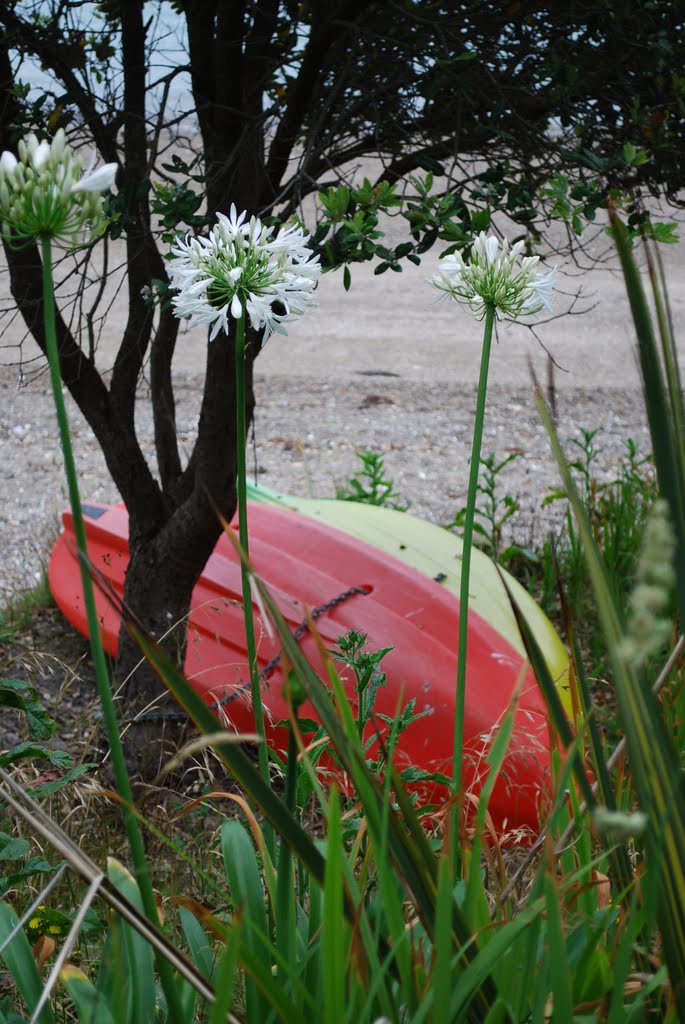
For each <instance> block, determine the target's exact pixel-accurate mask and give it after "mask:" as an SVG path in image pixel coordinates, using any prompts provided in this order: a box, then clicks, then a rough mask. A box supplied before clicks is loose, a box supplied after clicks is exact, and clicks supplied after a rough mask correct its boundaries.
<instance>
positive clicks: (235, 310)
mask: <svg viewBox="0 0 685 1024" xmlns="http://www.w3.org/2000/svg"><path fill="white" fill-rule="evenodd" d="M242 315H243V304H242V302H241V301H240V299H239V297H238V293H237V292H236V294H235V295H234V296H233V298H232V299H231V316H232V317H233V319H234V320H239V319H240V318H241V316H242Z"/></svg>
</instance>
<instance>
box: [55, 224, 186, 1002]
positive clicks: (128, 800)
mask: <svg viewBox="0 0 685 1024" xmlns="http://www.w3.org/2000/svg"><path fill="white" fill-rule="evenodd" d="M41 255H42V259H43V310H44V312H43V323H44V326H45V347H46V350H47V356H48V364H49V366H50V382H51V384H52V396H53V399H54V402H55V412H56V413H57V425H58V428H59V435H60V442H61V445H62V455H63V457H64V469H65V473H66V477H67V486H68V489H69V501H70V503H71V512H72V516H73V519H74V535H75V537H76V546H77V549H78V554H79V566H80V569H81V580H82V583H83V599H84V603H85V607H86V615H87V619H88V633H89V634H90V649H91V652H92V655H93V665H94V668H95V679H96V684H97V690H98V696H99V698H100V706H101V708H102V718H103V722H104V725H105V732H106V734H107V742H108V743H109V749H110V753H111V756H112V768H113V770H114V778H115V780H116V785H117V790H118V792H119V795H120V797H121V800H122V812H123V818H124V824H125V826H126V834H127V836H128V841H129V845H130V847H131V857H132V859H133V865H134V869H135V873H136V881H137V883H138V888H139V889H140V895H141V898H142V901H143V907H144V908H145V914H146V915H147V917H148V918H149V920H150V921H151V922H152V923H153V924H154V925H156V926H157V927H159V916H158V914H157V905H156V903H155V897H154V893H153V890H152V881H151V879H150V871H149V868H148V864H147V859H146V857H145V847H144V846H143V840H142V836H141V833H140V829H139V828H138V822H137V819H136V816H135V813H134V811H133V792H132V790H131V782H130V780H129V777H128V771H127V768H126V759H125V757H124V751H123V747H122V743H121V737H120V735H119V727H118V724H117V717H116V711H115V708H114V698H113V696H112V687H111V685H110V678H109V671H108V668H107V660H106V658H105V652H104V649H103V646H102V637H101V636H100V624H99V621H98V614H97V610H96V607H95V592H94V589H93V581H92V579H91V577H90V573H89V572H88V567H87V563H86V557H87V553H88V545H87V542H86V528H85V525H84V522H83V513H82V511H81V498H80V495H79V489H78V481H77V478H76V465H75V463H74V453H73V450H72V447H71V437H70V435H69V422H68V419H67V410H66V407H65V404H64V396H63V394H62V377H61V374H60V366H59V352H58V349H57V332H56V328H55V293H54V284H53V278H52V249H51V244H50V239H49V238H41ZM157 969H158V971H159V976H160V980H161V982H162V986H163V988H164V994H165V996H166V999H167V1004H168V1006H169V1016H170V1019H171V1020H181V1019H182V1018H181V1013H182V1011H181V1004H180V1000H179V997H178V992H177V988H176V983H175V979H174V976H173V972H172V969H171V967H170V965H169V964H168V962H167V961H166V960H165V959H164V958H162V957H159V956H158V957H157Z"/></svg>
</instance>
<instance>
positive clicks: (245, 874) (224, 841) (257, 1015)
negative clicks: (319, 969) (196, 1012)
mask: <svg viewBox="0 0 685 1024" xmlns="http://www.w3.org/2000/svg"><path fill="white" fill-rule="evenodd" d="M221 852H222V854H223V858H224V867H225V869H226V876H227V878H228V882H229V885H230V887H231V897H232V900H233V908H234V914H235V915H236V916H237V917H239V918H240V920H241V921H242V923H243V941H244V943H245V945H247V946H248V947H249V949H250V950H251V952H252V954H253V957H254V958H255V959H257V960H261V961H264V962H265V964H266V967H267V969H268V970H271V966H272V963H273V959H272V956H271V954H270V951H269V948H268V946H265V944H264V939H265V938H266V937H267V936H268V934H269V926H268V921H267V915H266V909H265V905H264V888H263V886H262V879H261V875H260V873H259V868H258V866H257V860H256V857H255V851H254V847H253V845H252V843H251V841H250V837H249V836H248V834H247V832H246V831H245V829H244V828H243V826H242V825H241V823H240V822H239V821H225V822H224V823H223V825H222V826H221ZM245 1009H246V1013H247V1017H248V1019H250V1020H266V1017H267V1015H268V1007H267V1004H266V1002H265V1000H264V998H263V996H262V993H261V991H260V989H259V988H258V986H257V985H255V983H254V981H252V980H251V979H250V978H245Z"/></svg>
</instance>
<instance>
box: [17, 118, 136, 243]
mask: <svg viewBox="0 0 685 1024" xmlns="http://www.w3.org/2000/svg"><path fill="white" fill-rule="evenodd" d="M17 148H18V151H19V158H18V159H17V157H16V156H14V154H13V153H9V152H4V153H3V154H2V155H1V156H0V225H1V230H2V233H3V236H4V237H5V238H6V239H7V241H8V242H10V243H11V244H12V245H25V244H26V243H27V242H29V241H31V240H33V239H37V238H49V239H50V240H51V241H53V242H55V244H57V245H58V246H60V247H61V248H65V249H72V248H77V247H78V246H79V245H84V244H86V243H87V242H89V241H90V240H91V239H93V238H96V237H97V236H98V235H99V234H101V233H102V231H103V230H104V228H105V224H106V221H105V218H104V215H103V208H102V206H103V199H102V195H101V193H102V192H106V191H107V189H110V188H112V186H113V184H114V179H115V176H116V172H117V165H116V164H105V165H104V166H103V167H99V168H97V170H93V169H92V167H91V168H90V169H89V170H88V171H87V172H86V174H85V175H82V173H81V158H80V156H75V155H74V154H73V153H72V150H71V148H70V147H69V146H68V145H67V143H66V137H65V135H64V131H63V130H62V129H61V128H60V129H59V131H58V132H57V133H56V134H55V137H54V139H53V140H52V142H39V141H38V139H37V138H36V136H35V135H29V137H28V139H27V140H26V141H24V140H23V139H22V140H21V141H20V142H19V145H18V147H17Z"/></svg>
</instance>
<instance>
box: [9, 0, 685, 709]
mask: <svg viewBox="0 0 685 1024" xmlns="http://www.w3.org/2000/svg"><path fill="white" fill-rule="evenodd" d="M678 6H679V5H678V4H658V3H652V2H649V0H624V2H623V3H621V4H616V3H615V2H613V0H597V2H589V3H582V2H578V3H574V4H555V3H539V2H537V0H521V2H515V3H511V4H506V5H503V4H500V3H496V2H494V0H463V2H459V0H449V2H448V0H385V2H373V0H371V2H369V0H310V2H307V0H305V2H301V3H295V2H294V0H203V2H192V0H179V2H176V3H165V2H161V0H157V2H154V3H146V4H143V3H142V0H121V2H119V0H105V2H102V3H99V4H97V5H93V4H91V3H83V2H74V0H72V2H70V3H64V2H61V0H49V2H37V0H24V2H20V0H0V28H1V30H2V34H1V35H0V149H3V150H4V149H14V148H15V147H16V142H17V139H18V138H19V137H21V136H22V135H24V134H25V133H26V132H27V131H29V130H35V131H37V132H39V133H47V134H48V135H49V134H50V133H51V132H53V131H54V130H55V129H56V128H57V127H58V126H63V127H65V128H66V129H67V131H68V132H69V133H70V135H72V136H73V138H74V139H75V140H76V142H77V143H78V142H80V143H81V144H83V143H85V144H89V145H91V146H92V144H94V145H95V147H96V148H97V150H98V151H99V154H100V156H101V157H102V159H104V160H105V161H107V162H116V163H118V165H119V168H120V170H119V174H118V191H117V193H116V194H115V195H114V196H112V197H111V199H110V201H109V214H110V216H111V218H112V220H111V226H110V229H109V231H108V233H107V235H106V236H105V237H104V238H103V239H102V240H100V241H99V242H98V243H97V244H96V245H95V246H93V247H92V248H91V249H90V250H88V251H86V252H84V253H80V254H77V255H76V256H75V257H74V259H75V261H76V265H77V267H78V269H79V270H80V272H82V273H83V274H84V275H85V278H84V280H85V281H86V284H87V283H88V281H89V280H90V281H93V282H94V284H93V287H91V288H90V289H88V288H87V287H86V288H85V291H84V290H83V289H81V288H79V289H78V290H77V293H76V296H75V297H74V296H73V295H72V296H71V299H69V297H68V296H67V295H66V292H65V296H64V299H63V303H61V304H60V309H59V310H58V330H59V339H60V350H61V363H62V367H61V369H62V377H63V380H64V383H65V385H66V387H67V388H68V389H69V391H70V392H71V395H72V397H73V398H74V400H75V401H76V403H77V404H78V406H79V408H80V409H81V411H82V413H83V415H84V417H85V418H86V420H87V421H88V423H89V424H90V427H91V428H92V430H93V431H94V433H95V435H96V437H97V439H98V442H99V444H100V445H101V447H102V450H103V452H104V455H105V458H106V461H107V466H108V468H109V471H110V473H111V475H112V477H113V480H114V482H115V483H116V486H117V487H118V489H119V491H120V493H121V495H122V497H123V499H124V501H125V503H126V505H127V507H128V510H129V515H130V549H131V562H130V568H129V571H128V576H127V580H126V593H125V599H126V601H127V602H128V604H129V605H130V607H131V608H132V609H133V611H134V612H135V613H136V614H137V615H138V616H139V617H140V618H141V619H142V621H143V622H144V624H145V625H146V626H147V627H148V628H149V629H150V630H151V631H152V632H153V633H155V634H157V635H159V634H161V633H162V632H163V631H164V630H165V629H166V627H167V624H168V622H169V616H171V619H172V620H173V621H182V620H183V618H184V615H185V613H186V611H187V609H188V606H189V602H190V596H191V592H192V589H193V586H194V584H195V582H196V580H197V578H198V576H199V574H200V572H201V570H202V568H203V566H204V564H205V562H206V560H207V558H208V556H209V554H210V553H211V551H212V549H213V547H214V545H215V543H216V540H217V538H218V535H219V530H220V526H219V523H218V520H217V515H216V510H217V509H219V510H221V512H223V514H224V515H226V516H227V517H229V518H230V516H231V515H232V514H233V512H234V509H235V502H236V489H235V473H236V463H235V416H234V409H233V406H234V394H235V381H234V374H233V348H232V346H233V340H232V338H230V337H224V336H220V337H219V338H217V339H216V340H215V341H214V342H212V343H211V344H210V345H208V347H207V363H206V376H205V384H204V391H203V396H202V405H201V411H200V415H199V422H198V430H197V439H196V441H195V444H194V447H193V449H192V453H191V455H190V457H189V459H188V460H187V462H185V463H184V461H183V459H182V456H181V453H180V451H179V447H178V444H177V437H176V429H175V415H174V387H173V380H172V375H171V361H172V356H173V353H174V347H175V345H176V341H177V337H178V331H179V323H178V321H177V319H176V318H175V316H174V315H173V311H172V309H171V307H170V302H169V294H168V278H167V274H166V270H165V258H164V257H165V254H166V253H167V252H168V251H169V246H170V243H171V241H172V240H173V237H174V233H175V232H176V231H186V230H190V231H195V230H198V229H201V228H202V227H203V226H204V225H206V224H208V223H211V222H212V221H213V219H214V215H215V213H216V211H220V210H225V209H227V208H228V206H229V204H230V203H235V205H236V206H237V208H238V209H239V210H240V209H247V210H248V211H251V212H255V213H258V214H260V215H261V216H262V217H265V216H266V217H272V218H273V219H274V221H276V222H279V221H281V220H283V219H285V218H287V217H290V216H292V215H294V214H297V213H298V212H299V211H300V208H301V203H302V200H303V199H304V198H305V197H306V196H307V195H310V194H311V193H314V192H317V191H318V190H319V189H323V190H324V191H323V195H322V201H321V204H320V206H319V220H318V223H317V224H315V225H313V230H314V239H315V243H316V245H317V246H318V247H319V248H320V249H321V252H322V255H323V260H324V263H325V264H326V265H328V266H333V265H340V264H346V263H350V262H354V261H355V260H360V259H367V258H377V259H378V260H379V261H380V262H379V265H378V268H377V269H379V270H381V271H382V270H383V269H387V268H388V267H393V269H400V268H401V260H402V258H404V257H408V258H410V259H413V260H414V261H418V260H419V259H420V255H421V253H422V252H425V251H426V250H427V249H428V248H429V247H430V246H431V245H432V244H433V243H434V242H436V241H437V240H441V241H442V242H443V243H444V247H446V248H448V249H449V248H450V247H452V248H453V247H461V246H464V245H467V244H468V243H469V241H470V239H471V238H472V237H473V234H474V232H475V231H478V230H481V229H485V228H487V227H488V225H489V224H490V222H491V220H492V218H493V216H495V215H496V214H498V213H500V212H503V213H506V215H507V216H508V217H509V219H510V220H512V221H513V222H514V224H515V225H516V226H517V230H519V231H520V232H528V233H529V234H530V237H531V238H532V239H533V240H539V238H540V234H541V232H543V231H544V227H545V224H546V223H547V222H548V218H549V216H550V214H557V215H563V216H566V217H570V218H571V217H574V218H575V221H574V224H575V227H576V228H579V227H580V226H581V224H582V222H583V220H584V219H588V218H589V219H591V218H592V217H593V216H594V213H595V210H596V209H597V208H598V207H599V206H600V205H602V204H603V203H604V202H605V199H606V195H607V192H608V191H609V190H610V189H617V190H619V191H620V193H621V194H622V195H623V196H624V197H625V201H626V204H627V206H628V212H629V214H630V215H631V216H632V218H633V220H638V219H639V218H640V217H641V216H642V215H643V213H642V207H641V205H640V204H641V198H642V197H643V196H644V195H645V194H656V195H660V196H665V197H666V198H668V199H670V200H672V201H677V197H678V190H679V189H680V188H681V187H682V185H683V167H682V153H683V145H682V143H683V128H684V122H685V77H683V76H682V75H681V74H680V69H681V68H682V67H683V64H684V61H683V52H684V50H685V46H684V40H683V22H684V20H685V19H683V18H682V12H680V13H679V12H678V10H677V8H678ZM178 32H183V33H185V34H186V39H187V42H186V43H184V44H183V45H182V46H181V47H180V48H179V47H178V46H177V47H176V52H175V53H174V54H172V56H171V57H169V58H168V66H166V67H160V65H161V64H163V63H164V60H165V53H166V52H167V50H168V48H169V45H170V42H171V40H172V38H173V35H174V33H178ZM29 65H32V66H33V67H36V66H40V67H41V68H42V69H43V70H44V71H45V72H46V74H47V76H48V80H49V83H50V84H45V85H43V86H42V87H41V89H40V90H39V91H38V93H36V91H35V90H33V91H30V90H29V89H28V86H26V85H25V84H24V82H23V79H24V76H25V69H26V67H27V66H29ZM183 76H186V78H187V79H188V80H189V83H190V85H189V100H190V102H189V104H188V109H187V110H186V111H185V112H184V113H179V112H178V111H177V110H175V109H173V106H172V104H171V98H172V97H173V95H174V90H175V88H176V86H177V85H178V83H179V82H182V81H183ZM150 78H151V79H152V80H153V82H152V85H151V83H150ZM191 116H192V118H193V119H194V121H195V124H196V131H191V130H190V129H189V121H190V118H191ZM372 155H375V156H378V157H379V158H380V160H381V162H382V165H383V169H382V171H381V172H380V173H379V177H378V180H377V181H376V182H369V183H367V184H366V185H365V186H362V187H358V188H356V189H354V188H352V189H350V188H348V186H347V185H346V181H347V175H348V174H349V168H350V165H351V163H354V161H356V160H359V159H361V158H362V157H367V156H372ZM422 172H423V174H422ZM426 172H428V173H427V174H426ZM411 175H417V177H414V178H411V177H410V176H411ZM408 181H410V182H411V183H410V184H409V185H407V182H408ZM436 182H438V183H440V187H439V188H438V187H437V186H436ZM385 183H387V184H385ZM406 189H408V191H404V190H406ZM384 209H385V210H387V209H394V210H395V211H396V212H398V211H399V212H401V213H402V215H403V216H404V217H405V218H406V221H407V229H408V238H407V241H406V242H405V243H402V244H400V245H399V246H396V247H395V248H394V249H389V248H387V247H385V246H384V245H383V240H382V238H380V237H379V236H378V215H379V213H380V212H381V211H382V210H384ZM117 238H120V239H121V241H122V243H123V246H124V249H125V263H124V266H123V268H121V269H122V271H124V272H125V273H123V274H119V277H118V278H117V276H116V274H114V272H110V274H109V284H108V286H110V287H111V286H112V281H113V280H115V279H117V280H118V281H119V285H117V286H121V287H124V288H125V289H126V290H127V295H128V320H127V322H126V325H125V327H124V329H123V331H122V335H121V342H120V345H119V349H118V354H117V356H116V361H115V364H114V367H113V369H112V373H111V377H110V378H109V379H108V378H106V377H105V376H104V375H103V373H102V372H101V369H100V368H99V367H98V362H97V331H98V326H99V325H101V322H102V319H103V316H104V313H103V309H104V308H105V298H104V293H103V292H102V289H101V288H100V285H99V277H100V275H99V271H98V268H99V267H101V266H102V265H103V260H106V259H107V255H106V254H107V252H108V251H109V248H110V247H111V243H112V241H113V240H114V239H117ZM5 255H6V260H7V265H8V268H9V274H10V284H11V291H12V296H13V298H14V300H15V302H16V304H17V306H18V308H19V310H20V311H21V314H22V316H23V318H24V320H25V322H26V325H27V327H28V329H29V330H30V332H31V333H32V334H33V336H34V337H35V338H36V340H37V342H38V344H39V345H40V346H41V348H44V339H43V333H42V318H41V300H40V294H41V284H40V258H39V254H38V251H37V249H36V248H35V247H29V248H27V249H24V250H21V251H15V250H12V249H9V248H6V253H5ZM106 265H108V264H106ZM347 283H348V282H347ZM84 287H85V286H84ZM69 301H71V302H72V306H73V308H72V309H71V310H69V309H68V302H69ZM259 348H260V339H259V338H257V337H254V336H252V337H250V338H249V347H248V352H249V355H248V361H247V380H248V388H249V394H250V409H251V408H252V407H253V403H254V397H253V394H252V384H251V380H252V367H253V363H254V359H255V358H256V357H257V355H258V353H259ZM145 367H147V371H148V373H149V382H150V401H151V403H152V410H153V416H154V426H155V448H156V452H155V454H156V464H153V465H151V464H150V463H149V462H148V460H147V459H146V457H145V455H144V453H143V451H142V449H141V446H140V444H139V442H138V439H137V436H136V430H135V421H134V405H135V399H136V391H137V387H138V384H139V381H140V379H141V374H142V373H143V370H144V368H145ZM131 657H132V652H131V650H130V648H129V646H128V644H127V643H126V642H125V641H124V642H122V645H121V655H120V661H121V670H122V672H127V671H128V669H129V668H130V665H131ZM138 678H139V682H138V683H137V684H134V685H133V687H132V689H131V694H132V696H136V695H145V696H148V688H149V685H150V683H149V680H147V679H146V677H145V676H144V675H142V676H139V677H138Z"/></svg>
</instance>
